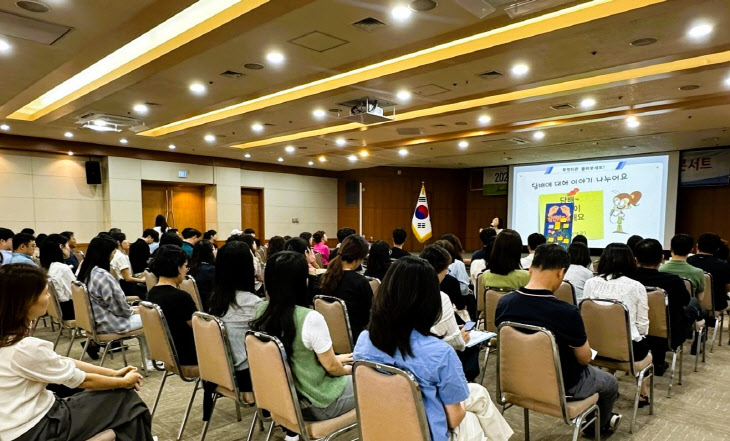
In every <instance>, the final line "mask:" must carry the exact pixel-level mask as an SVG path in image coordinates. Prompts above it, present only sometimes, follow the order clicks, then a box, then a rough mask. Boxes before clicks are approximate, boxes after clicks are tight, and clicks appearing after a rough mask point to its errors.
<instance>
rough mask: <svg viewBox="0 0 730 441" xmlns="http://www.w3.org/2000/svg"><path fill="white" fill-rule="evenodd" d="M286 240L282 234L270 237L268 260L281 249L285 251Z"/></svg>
mask: <svg viewBox="0 0 730 441" xmlns="http://www.w3.org/2000/svg"><path fill="white" fill-rule="evenodd" d="M285 243H286V241H285V240H284V238H283V237H281V236H274V237H272V238H271V239H269V246H268V248H267V250H266V261H267V262H268V261H269V260H270V259H271V257H272V256H273V255H274V254H276V253H278V252H279V251H284V244H285Z"/></svg>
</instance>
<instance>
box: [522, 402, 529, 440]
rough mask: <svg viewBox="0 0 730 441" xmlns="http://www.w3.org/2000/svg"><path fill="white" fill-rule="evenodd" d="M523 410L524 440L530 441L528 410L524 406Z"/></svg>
mask: <svg viewBox="0 0 730 441" xmlns="http://www.w3.org/2000/svg"><path fill="white" fill-rule="evenodd" d="M523 410H524V415H525V441H530V411H529V410H527V408H526V407H525V408H524V409H523Z"/></svg>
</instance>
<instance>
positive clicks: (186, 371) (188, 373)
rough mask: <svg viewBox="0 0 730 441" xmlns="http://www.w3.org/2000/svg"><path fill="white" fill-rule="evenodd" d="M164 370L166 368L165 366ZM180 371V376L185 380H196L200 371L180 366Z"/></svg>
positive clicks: (191, 367) (194, 367) (195, 367)
mask: <svg viewBox="0 0 730 441" xmlns="http://www.w3.org/2000/svg"><path fill="white" fill-rule="evenodd" d="M165 368H167V365H165ZM180 370H181V371H182V376H183V377H185V378H197V377H199V376H200V369H198V367H197V366H180ZM176 373H177V372H176Z"/></svg>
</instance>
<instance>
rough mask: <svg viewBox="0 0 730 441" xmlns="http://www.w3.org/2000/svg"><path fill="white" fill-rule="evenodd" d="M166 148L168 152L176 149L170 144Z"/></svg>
mask: <svg viewBox="0 0 730 441" xmlns="http://www.w3.org/2000/svg"><path fill="white" fill-rule="evenodd" d="M167 148H168V149H170V150H175V149H176V148H177V147H175V144H170V145H168V146H167Z"/></svg>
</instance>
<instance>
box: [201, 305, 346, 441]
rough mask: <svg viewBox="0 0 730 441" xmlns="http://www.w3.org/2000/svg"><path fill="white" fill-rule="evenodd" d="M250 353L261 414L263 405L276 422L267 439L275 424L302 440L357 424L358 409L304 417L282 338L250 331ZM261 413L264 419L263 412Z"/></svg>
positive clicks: (324, 439)
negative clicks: (313, 418)
mask: <svg viewBox="0 0 730 441" xmlns="http://www.w3.org/2000/svg"><path fill="white" fill-rule="evenodd" d="M196 314H197V313H196ZM246 353H247V354H248V361H249V369H250V370H251V382H252V383H253V393H254V395H255V397H256V404H257V406H258V411H257V415H258V413H260V412H261V410H262V409H266V410H267V411H269V412H270V413H271V419H272V422H271V426H269V433H268V434H267V436H266V441H268V440H269V439H270V438H271V433H272V431H273V430H274V426H282V427H286V428H287V429H289V430H292V431H294V432H297V433H298V434H299V437H300V439H301V440H302V441H311V440H322V441H329V440H331V439H332V438H335V437H336V436H338V435H339V434H341V433H344V432H346V431H348V430H350V429H353V428H355V426H356V425H357V415H356V411H355V409H352V410H351V411H349V412H347V413H345V414H343V415H340V416H338V417H335V418H332V419H329V420H324V421H305V420H304V418H303V417H302V409H301V406H300V405H299V396H298V395H297V391H296V389H295V387H294V377H293V376H292V373H291V368H290V367H289V363H288V362H287V355H286V351H285V350H284V345H283V344H282V343H281V342H280V341H279V339H277V338H276V337H272V336H269V335H267V334H264V333H262V332H255V331H248V333H247V334H246ZM198 356H200V353H198ZM201 372H202V370H201ZM258 416H259V417H260V418H262V419H263V416H262V415H258ZM255 420H256V417H254V421H255ZM252 429H253V427H252Z"/></svg>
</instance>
